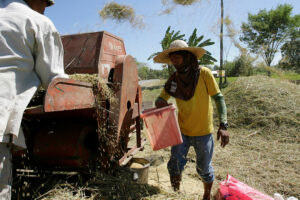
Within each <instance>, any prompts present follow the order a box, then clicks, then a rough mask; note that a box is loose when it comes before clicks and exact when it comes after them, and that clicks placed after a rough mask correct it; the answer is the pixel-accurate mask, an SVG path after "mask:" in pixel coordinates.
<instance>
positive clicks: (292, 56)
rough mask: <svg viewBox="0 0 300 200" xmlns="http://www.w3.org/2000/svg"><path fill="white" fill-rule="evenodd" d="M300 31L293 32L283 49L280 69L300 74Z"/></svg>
mask: <svg viewBox="0 0 300 200" xmlns="http://www.w3.org/2000/svg"><path fill="white" fill-rule="evenodd" d="M299 55H300V30H296V31H293V32H292V33H291V35H290V37H289V39H288V41H287V42H286V43H285V44H284V45H283V46H282V47H281V56H282V59H281V61H280V63H279V64H280V67H281V68H283V69H287V70H294V71H297V72H298V73H300V56H299Z"/></svg>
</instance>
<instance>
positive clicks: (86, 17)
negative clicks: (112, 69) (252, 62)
mask: <svg viewBox="0 0 300 200" xmlns="http://www.w3.org/2000/svg"><path fill="white" fill-rule="evenodd" d="M109 2H111V0H86V1H82V0H72V1H71V0H56V4H55V5H54V6H52V7H49V8H48V9H47V10H46V12H45V15H46V16H48V17H49V18H50V19H51V20H52V21H53V23H54V24H55V26H56V28H57V29H58V31H59V32H60V34H61V35H66V34H75V33H84V32H94V31H107V32H110V33H112V34H114V35H116V36H119V37H121V38H122V39H123V40H124V43H125V49H126V52H127V54H130V55H132V56H133V57H135V58H137V60H138V61H139V62H145V63H147V64H148V66H149V67H151V68H155V69H160V68H161V65H160V64H154V63H153V62H152V61H148V60H147V58H148V57H149V56H150V55H151V54H152V53H154V52H157V51H161V45H160V41H161V40H162V38H163V36H164V34H165V31H166V29H167V27H168V26H171V28H172V29H173V30H175V31H177V30H180V32H181V33H183V34H185V35H186V39H187V38H188V37H189V36H190V34H191V33H192V31H193V30H194V28H197V30H198V31H197V33H198V35H204V39H211V40H212V41H214V42H215V44H214V45H213V46H210V47H208V48H207V50H208V51H210V52H211V53H212V55H213V57H215V58H216V59H217V60H219V57H220V51H219V36H218V33H219V22H220V0H202V1H201V2H200V3H196V4H194V5H192V6H180V5H177V6H176V7H175V8H174V9H173V11H172V13H171V14H168V15H167V14H164V15H162V14H161V13H162V11H163V10H164V9H166V6H164V5H162V3H161V0H115V2H117V3H119V4H127V5H130V6H132V7H133V8H134V9H135V11H136V15H139V16H142V17H143V22H144V24H145V27H144V28H143V29H139V28H134V27H132V26H131V25H130V24H129V23H127V22H124V23H121V24H119V23H117V22H115V21H111V20H106V21H103V20H102V19H101V18H100V16H99V11H100V10H101V9H102V8H103V7H104V5H105V4H106V3H109ZM169 2H171V0H169ZM283 3H287V4H290V5H292V6H293V7H294V9H293V14H299V13H300V0H224V7H225V8H224V11H225V13H224V16H229V17H230V19H231V20H232V21H233V24H234V26H235V28H236V29H237V30H240V26H241V23H242V22H247V16H248V13H251V14H256V13H258V11H259V10H260V9H267V10H270V9H275V8H276V7H277V5H279V4H283ZM238 55H239V51H238V50H237V49H236V48H235V47H234V45H233V44H232V42H231V41H230V39H229V38H225V39H224V59H225V60H229V61H231V60H233V59H234V58H235V57H236V56H238ZM279 59H280V54H278V55H277V56H276V58H275V60H274V62H273V63H272V64H276V62H277V61H278V60H279ZM216 64H219V61H218V63H216Z"/></svg>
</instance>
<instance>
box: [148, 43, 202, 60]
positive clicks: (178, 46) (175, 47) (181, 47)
mask: <svg viewBox="0 0 300 200" xmlns="http://www.w3.org/2000/svg"><path fill="white" fill-rule="evenodd" d="M175 51H189V52H191V53H193V54H194V55H195V56H196V57H197V59H198V60H199V59H200V58H201V57H202V56H203V55H204V54H205V50H204V49H202V48H201V47H189V46H188V44H187V43H186V42H185V41H183V40H174V41H173V42H172V43H171V44H170V47H169V48H168V49H166V50H164V51H163V52H161V53H159V54H158V55H157V56H155V57H154V58H153V60H154V62H156V63H166V64H172V62H171V60H170V58H169V53H172V52H175Z"/></svg>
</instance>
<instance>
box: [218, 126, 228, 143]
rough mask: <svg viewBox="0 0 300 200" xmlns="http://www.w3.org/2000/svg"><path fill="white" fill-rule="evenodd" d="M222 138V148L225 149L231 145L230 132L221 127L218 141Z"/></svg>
mask: <svg viewBox="0 0 300 200" xmlns="http://www.w3.org/2000/svg"><path fill="white" fill-rule="evenodd" d="M220 138H221V147H225V146H226V145H227V144H228V143H229V133H228V131H227V130H226V129H225V128H223V127H220V128H219V130H218V133H217V140H219V139H220Z"/></svg>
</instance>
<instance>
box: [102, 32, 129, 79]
mask: <svg viewBox="0 0 300 200" xmlns="http://www.w3.org/2000/svg"><path fill="white" fill-rule="evenodd" d="M120 55H126V51H125V46H124V42H123V40H122V39H121V38H119V37H117V36H114V35H112V34H110V33H108V32H104V33H103V38H102V44H101V52H100V55H99V60H100V62H99V65H98V72H99V77H101V78H104V79H107V77H108V75H109V72H110V70H111V69H112V68H114V67H115V65H116V59H117V56H120Z"/></svg>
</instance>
